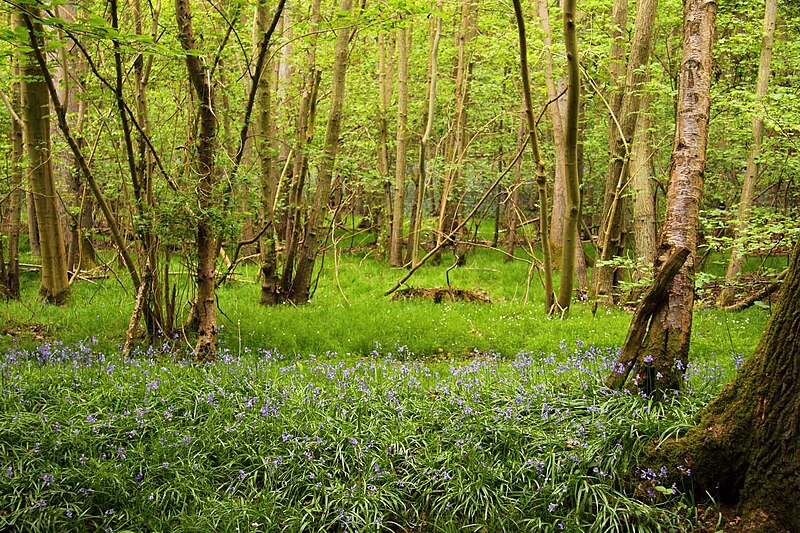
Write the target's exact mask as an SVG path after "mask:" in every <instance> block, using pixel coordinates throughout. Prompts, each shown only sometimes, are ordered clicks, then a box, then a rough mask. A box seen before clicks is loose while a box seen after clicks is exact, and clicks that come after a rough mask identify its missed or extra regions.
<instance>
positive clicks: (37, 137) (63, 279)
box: [18, 7, 69, 304]
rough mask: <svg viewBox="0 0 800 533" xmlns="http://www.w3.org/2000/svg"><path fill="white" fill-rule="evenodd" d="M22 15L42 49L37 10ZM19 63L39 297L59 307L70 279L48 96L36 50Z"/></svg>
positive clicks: (65, 295)
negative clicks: (37, 252) (39, 259)
mask: <svg viewBox="0 0 800 533" xmlns="http://www.w3.org/2000/svg"><path fill="white" fill-rule="evenodd" d="M23 16H28V17H30V20H31V27H30V28H29V31H30V34H31V35H30V36H31V38H32V39H35V40H36V44H37V46H38V48H39V49H40V50H41V49H42V48H43V47H44V41H43V38H42V25H41V22H38V20H39V17H40V12H39V10H38V9H35V8H31V7H28V8H24V15H23ZM18 20H20V19H18ZM18 25H19V26H22V27H24V26H25V24H24V23H23V22H21V21H20V22H18ZM21 60H22V81H21V91H22V100H23V120H24V122H25V135H24V137H25V145H26V152H27V155H28V176H29V178H28V179H29V183H30V188H31V192H32V194H33V202H34V205H35V209H36V219H37V222H38V227H39V244H40V247H41V256H42V284H41V287H40V289H39V294H40V296H41V297H43V298H44V299H45V300H47V301H48V302H52V303H56V304H61V303H64V302H65V301H66V299H67V296H68V294H69V280H68V278H67V256H66V250H65V247H64V238H63V233H62V231H61V220H60V217H59V213H58V205H57V203H56V202H57V193H56V186H55V180H54V178H53V165H52V158H51V147H50V118H49V115H50V97H49V94H48V88H47V84H46V82H45V81H44V79H43V73H42V70H41V67H40V65H39V63H38V60H37V58H36V55H35V51H33V50H30V51H27V52H25V53H24V54H23V55H22V58H21Z"/></svg>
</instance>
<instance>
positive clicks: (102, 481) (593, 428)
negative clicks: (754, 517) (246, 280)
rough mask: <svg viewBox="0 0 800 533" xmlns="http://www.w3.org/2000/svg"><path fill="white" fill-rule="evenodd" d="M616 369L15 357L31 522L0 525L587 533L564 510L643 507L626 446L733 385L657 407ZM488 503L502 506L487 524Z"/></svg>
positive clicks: (567, 350)
mask: <svg viewBox="0 0 800 533" xmlns="http://www.w3.org/2000/svg"><path fill="white" fill-rule="evenodd" d="M618 354H619V350H618V349H616V348H606V347H596V346H591V345H587V344H586V343H584V342H582V341H577V342H575V343H574V345H572V346H570V345H569V344H568V343H567V342H566V341H564V342H562V343H561V344H560V346H559V349H558V350H557V351H554V352H551V353H546V352H521V353H519V354H518V355H517V356H515V357H514V358H511V359H507V358H505V357H503V356H502V354H499V353H495V352H488V353H478V352H475V353H474V354H472V357H470V358H467V359H465V360H458V361H451V362H444V363H441V362H439V363H425V362H423V361H420V360H418V359H416V358H415V357H414V355H413V353H411V351H410V350H408V348H407V347H404V346H395V347H394V348H393V349H392V350H391V351H390V352H388V353H385V354H383V353H381V350H380V348H379V347H376V350H375V351H374V352H372V353H371V354H370V355H369V357H367V358H353V357H350V358H342V357H340V356H338V355H337V354H333V353H328V354H323V355H320V356H314V355H312V356H308V357H305V358H297V357H286V356H284V355H282V354H280V353H278V352H276V351H274V350H267V349H258V350H253V351H250V350H245V351H244V353H243V354H242V355H237V354H234V353H231V352H229V351H226V350H221V352H220V355H219V357H218V359H217V360H216V361H215V362H214V363H212V364H209V365H204V366H198V365H196V364H194V363H193V362H192V361H191V358H190V357H189V354H187V353H185V352H180V351H175V350H172V349H170V348H165V347H155V348H147V349H144V350H139V351H137V352H135V353H134V354H132V355H131V356H130V357H121V356H119V355H112V354H103V353H101V352H98V351H95V350H94V349H93V344H92V343H91V342H87V343H79V344H77V345H72V346H66V345H63V344H60V343H49V344H46V345H42V346H40V347H39V348H37V349H35V350H30V351H26V350H23V349H21V348H15V349H13V350H10V351H9V352H7V353H6V354H4V355H3V356H2V358H0V379H2V380H3V383H4V385H5V386H4V388H3V393H2V396H0V402H1V403H0V409H2V414H3V416H2V417H0V440H2V444H3V445H4V446H5V448H6V449H9V450H11V453H10V454H8V455H7V456H6V457H3V458H0V468H2V471H3V472H4V473H5V475H3V476H0V494H2V495H5V496H3V497H5V498H10V499H14V500H19V501H24V502H28V505H21V506H15V507H13V508H9V509H10V511H9V513H10V514H8V515H7V516H5V517H4V519H5V520H7V522H6V523H8V524H10V525H11V527H12V528H13V527H14V525H16V526H20V525H21V524H31V523H41V524H50V526H51V528H52V527H55V528H56V529H59V530H69V529H75V530H81V529H86V528H87V527H89V525H88V524H89V522H88V521H87V522H82V520H84V518H81V517H100V518H99V519H98V518H96V519H97V520H100V522H92V523H91V524H92V525H91V527H92V528H94V529H97V528H100V529H105V528H108V527H110V528H113V529H133V530H137V529H142V528H155V529H172V528H173V526H174V525H175V524H180V523H182V524H184V525H187V527H188V525H191V526H192V527H200V528H202V527H203V524H194V523H192V524H188V522H186V521H187V520H190V518H189V517H188V515H186V514H185V513H183V512H182V511H181V510H182V509H186V508H188V506H191V505H201V504H198V503H197V502H205V503H202V505H204V506H207V507H206V508H204V510H203V511H202V513H200V514H202V515H204V516H215V515H220V516H231V518H230V520H232V522H231V523H233V522H235V520H236V517H235V516H233V515H229V513H228V514H226V513H222V512H217V511H219V510H221V509H229V508H232V507H231V506H232V505H233V504H232V503H231V499H234V498H235V501H236V502H238V503H236V505H238V506H242V507H241V509H242V513H243V515H247V513H253V512H256V511H255V510H256V509H261V508H260V507H258V506H259V505H260V504H259V503H258V502H259V500H260V499H262V498H269V501H271V502H273V503H272V504H271V505H272V508H271V513H270V519H271V520H272V521H273V523H274V524H292V523H294V522H293V520H301V519H302V517H304V516H307V515H306V514H304V511H303V510H302V509H301V508H300V507H298V505H297V502H298V501H303V502H304V504H303V505H304V506H311V507H309V508H313V509H314V513H313V516H314V517H315V518H314V520H318V522H317V525H318V526H319V527H322V524H331V523H335V524H337V527H340V528H343V529H349V530H354V531H358V530H373V529H375V528H376V527H377V528H378V529H380V528H381V527H385V528H386V529H390V528H389V525H388V524H392V523H394V522H397V521H398V520H399V521H400V523H402V521H403V520H405V519H406V518H403V517H409V516H411V515H410V514H409V508H413V509H418V510H420V512H422V511H424V512H426V513H427V514H428V516H429V518H428V520H429V521H433V522H435V521H437V520H438V521H440V522H439V524H440V525H442V524H450V523H474V524H483V526H484V527H485V528H487V529H490V530H491V529H497V527H498V526H497V524H498V523H497V522H492V521H491V520H494V519H496V520H500V518H499V517H502V520H503V521H504V522H502V523H503V524H504V527H506V526H508V524H514V523H516V524H518V525H519V529H520V530H524V529H525V527H524V526H523V524H530V523H531V522H530V520H531V519H532V517H539V518H540V519H541V520H544V521H546V522H547V523H550V524H553V523H561V524H562V525H563V524H564V523H568V524H573V523H583V524H591V523H592V521H593V520H594V519H595V518H594V517H593V516H592V513H591V512H587V511H586V510H585V509H584V510H582V511H581V512H576V510H574V509H570V508H569V506H568V505H566V504H564V503H563V502H567V501H570V498H571V497H570V492H571V491H577V490H582V489H580V487H581V486H583V485H582V483H591V484H592V487H594V488H593V490H596V491H602V492H604V493H606V494H607V495H608V497H609V498H613V499H614V500H615V501H616V500H620V501H624V498H626V497H632V495H627V494H626V493H625V490H627V489H625V487H624V486H623V484H621V483H620V482H619V481H618V480H619V479H620V478H621V477H622V476H620V473H621V472H620V465H628V464H635V462H636V461H635V457H631V456H629V455H627V454H629V453H631V452H630V449H632V448H635V447H634V446H630V447H629V448H630V449H628V450H626V449H624V448H623V445H622V443H626V445H630V443H631V442H633V441H634V440H636V439H638V440H642V441H647V440H649V439H650V438H652V437H654V436H656V435H660V434H661V433H663V432H664V428H665V427H668V426H669V425H670V424H673V423H681V424H683V423H687V424H688V423H689V421H690V420H691V417H692V415H693V414H694V413H695V412H696V411H697V410H698V409H699V408H700V407H701V406H702V402H703V401H705V399H706V398H707V397H708V395H709V394H711V393H713V392H714V391H715V390H716V389H715V387H716V388H719V387H721V386H722V385H723V384H724V381H725V379H726V378H728V377H729V376H730V372H728V371H727V370H726V368H725V367H724V366H721V364H719V363H717V362H716V361H712V362H711V363H707V364H701V365H692V364H689V365H686V367H685V368H681V370H682V371H683V373H684V376H685V379H686V381H687V385H688V386H687V388H686V390H685V392H683V393H681V394H680V395H679V396H678V397H677V398H674V399H672V400H670V401H665V402H663V403H661V404H658V405H657V404H655V403H654V401H653V400H652V399H648V398H642V397H639V396H636V395H633V394H629V393H627V392H624V391H623V392H618V391H609V390H608V389H606V388H605V387H604V386H603V383H604V380H605V377H606V376H607V374H608V373H609V372H611V371H612V370H613V369H615V367H614V365H615V360H616V357H617V356H618ZM738 364H739V363H737V366H738ZM623 473H624V472H623ZM637 474H638V475H639V476H644V477H642V478H641V479H642V481H646V482H649V483H657V482H660V481H661V480H662V476H661V472H660V471H648V470H644V471H641V472H637ZM684 474H685V475H689V473H688V472H684ZM665 476H666V475H665ZM665 476H664V477H665ZM480 487H487V489H486V490H488V491H489V494H490V496H488V497H489V500H488V501H480V505H476V502H478V500H474V498H478V497H482V496H481V494H484V493H483V492H481V490H480ZM519 495H525V497H524V498H520V497H519ZM40 502H41V503H40ZM248 502H249V503H248ZM0 503H2V500H0ZM487 505H489V506H491V508H492V513H491V516H494V517H495V518H493V519H490V518H491V517H490V515H488V514H484V513H483V509H485V508H486V506H487ZM637 505H638V504H637ZM653 505H659V504H658V503H657V502H656V503H653ZM3 508H4V509H5V508H6V506H3ZM631 508H632V509H636V511H634V510H632V511H631V512H638V509H639V508H638V507H636V506H632V507H631ZM215 509H216V511H215ZM470 509H473V510H474V509H481V511H480V512H475V511H470ZM433 511H436V513H434V512H433ZM659 512H660V513H662V514H663V513H664V512H667V511H665V510H664V509H659ZM620 513H622V514H621V518H620V520H624V509H623V510H622V511H620ZM34 514H35V516H34ZM487 517H488V518H487ZM386 518H389V519H386ZM194 519H198V518H197V517H194ZM554 519H555V520H557V522H553V520H554ZM87 520H88V519H87ZM37 521H40V522H37ZM576 521H579V522H576ZM580 521H583V522H580ZM298 523H299V522H298ZM623 523H624V522H623ZM55 524H59V525H58V526H55ZM384 524H387V525H385V526H384ZM228 525H230V524H228ZM412 525H413V524H412V523H411V522H409V523H408V524H406V526H408V527H412ZM208 527H209V528H211V526H208ZM215 527H225V526H224V525H222V526H220V525H219V524H217V526H215ZM287 527H289V528H290V529H291V527H290V526H287ZM392 527H394V526H392ZM44 529H47V528H44ZM508 529H513V528H512V527H510V526H508Z"/></svg>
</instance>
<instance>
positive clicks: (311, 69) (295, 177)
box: [280, 0, 322, 298]
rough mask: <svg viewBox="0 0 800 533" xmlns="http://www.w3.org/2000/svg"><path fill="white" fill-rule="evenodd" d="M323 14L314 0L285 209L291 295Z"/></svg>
mask: <svg viewBox="0 0 800 533" xmlns="http://www.w3.org/2000/svg"><path fill="white" fill-rule="evenodd" d="M321 19H322V15H321V12H320V0H312V2H311V33H312V36H311V41H310V42H309V43H308V45H307V48H306V51H305V52H306V53H305V55H306V57H305V67H306V68H307V69H308V70H307V72H306V75H305V77H304V78H303V82H302V89H301V93H302V94H301V97H300V106H299V110H298V112H297V121H296V124H295V135H296V141H295V148H294V161H293V162H292V164H293V166H292V178H291V185H290V187H289V197H288V201H287V206H286V210H285V213H284V217H283V218H284V220H285V223H284V224H285V228H284V259H283V272H282V273H281V289H280V290H281V293H282V294H283V295H284V298H289V294H290V293H291V292H292V286H293V284H294V275H295V266H296V258H297V254H298V251H299V248H300V243H301V241H302V240H303V238H304V237H303V228H302V226H301V215H302V213H303V189H304V188H305V178H306V173H307V172H308V147H309V146H310V144H311V141H312V139H313V138H314V126H315V122H316V109H317V108H316V106H317V94H318V90H319V84H320V80H321V76H322V73H321V72H320V71H319V70H318V69H317V34H318V28H319V24H320V20H321Z"/></svg>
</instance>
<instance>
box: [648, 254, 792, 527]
mask: <svg viewBox="0 0 800 533" xmlns="http://www.w3.org/2000/svg"><path fill="white" fill-rule="evenodd" d="M798 413H800V244H796V245H795V247H794V251H793V252H792V255H791V259H790V262H789V269H788V272H787V274H786V278H785V280H784V283H783V287H782V288H781V292H780V293H779V297H778V303H777V305H776V306H775V310H774V312H773V314H772V316H771V317H770V319H769V322H768V323H767V327H766V329H765V330H764V335H763V336H762V337H761V341H760V342H759V344H758V346H757V347H756V349H755V352H754V353H753V354H752V355H751V356H750V357H749V358H748V359H747V361H745V362H744V364H743V365H742V367H741V368H740V369H739V372H738V374H737V375H736V378H735V379H734V380H733V382H731V383H730V384H729V385H728V386H727V387H726V388H725V389H724V390H723V391H722V393H721V394H720V395H719V396H718V397H717V398H716V399H715V400H714V401H713V402H711V404H709V405H708V407H706V408H705V409H704V410H703V411H702V413H701V414H700V417H699V422H698V424H697V425H696V426H695V427H694V428H692V429H691V430H690V431H689V432H688V433H687V434H686V435H684V436H683V437H681V438H679V439H677V440H673V441H668V442H666V443H665V444H663V445H662V447H661V448H660V449H655V450H653V451H652V452H651V454H650V455H651V457H650V460H649V462H651V463H653V462H657V464H659V465H663V464H667V465H674V466H681V467H688V468H691V470H692V475H691V482H692V484H693V485H694V489H695V491H696V492H698V493H702V491H708V492H709V493H710V494H712V495H713V496H715V497H716V499H717V501H722V502H723V503H727V504H734V503H735V504H738V513H739V514H740V515H741V517H742V518H743V521H742V522H741V523H740V524H739V527H738V528H737V531H741V532H747V533H751V532H752V533H756V532H758V533H772V532H787V533H788V532H794V531H800V506H798V505H797V494H798V492H800V417H798ZM653 464H655V463H653Z"/></svg>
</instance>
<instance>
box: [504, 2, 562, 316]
mask: <svg viewBox="0 0 800 533" xmlns="http://www.w3.org/2000/svg"><path fill="white" fill-rule="evenodd" d="M513 2H514V15H515V17H516V20H517V32H518V36H519V64H520V72H521V75H522V98H523V104H524V105H523V107H524V108H525V119H526V122H527V127H528V140H529V142H530V143H531V151H532V152H533V161H534V164H535V165H536V185H537V188H538V189H539V237H540V239H541V242H542V270H544V272H543V273H542V274H543V276H542V278H543V280H544V307H545V312H547V313H551V312H552V311H553V306H554V304H555V294H554V293H553V269H552V266H551V261H550V238H549V231H548V228H547V216H548V209H547V182H546V178H545V173H544V161H543V160H542V156H541V154H540V152H539V136H538V134H537V133H536V121H535V119H534V117H533V107H532V105H533V104H532V102H531V82H530V73H529V72H528V42H527V38H526V36H525V19H524V17H523V16H522V6H521V5H520V0H513Z"/></svg>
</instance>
